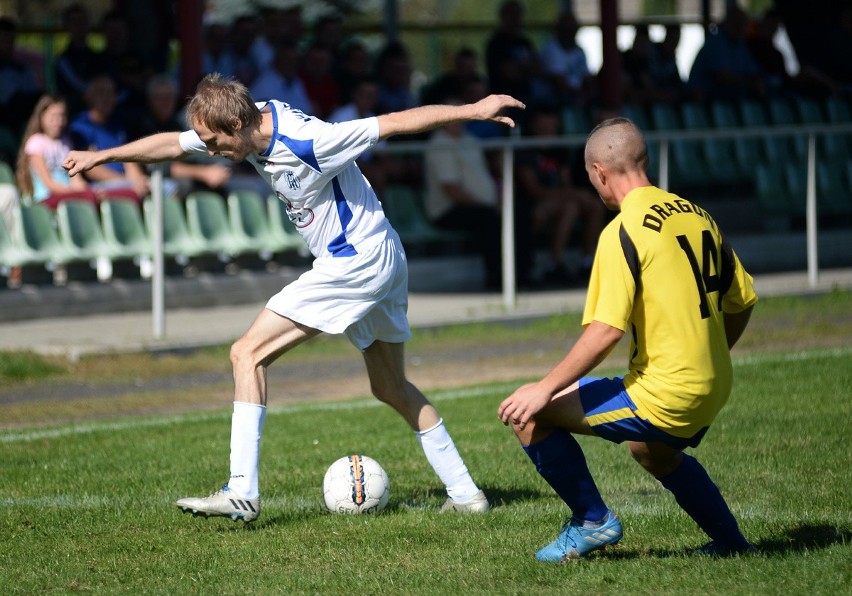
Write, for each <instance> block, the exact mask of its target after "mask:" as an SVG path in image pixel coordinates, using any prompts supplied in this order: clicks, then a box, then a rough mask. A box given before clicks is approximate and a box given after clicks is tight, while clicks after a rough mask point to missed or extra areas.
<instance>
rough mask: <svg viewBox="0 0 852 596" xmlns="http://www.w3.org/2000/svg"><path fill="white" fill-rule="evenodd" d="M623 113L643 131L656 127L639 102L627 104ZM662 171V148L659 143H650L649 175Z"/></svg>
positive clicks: (622, 110) (655, 174)
mask: <svg viewBox="0 0 852 596" xmlns="http://www.w3.org/2000/svg"><path fill="white" fill-rule="evenodd" d="M621 113H622V115H623V116H624V117H625V118H629V119H630V121H631V122H633V124H635V125H636V126H638V127H639V128H640V129H641V130H642V131H643V132H651V131H653V130H654V127H653V126H652V125H651V119H650V118H649V117H648V113H647V112H646V111H645V109H644V108H643V107H642V106H641V105H639V104H625V105H624V106H623V107H622V109H621ZM659 171H660V149H659V145H657V143H648V175H649V176H651V177H652V178H656V176H657V173H658V172H659Z"/></svg>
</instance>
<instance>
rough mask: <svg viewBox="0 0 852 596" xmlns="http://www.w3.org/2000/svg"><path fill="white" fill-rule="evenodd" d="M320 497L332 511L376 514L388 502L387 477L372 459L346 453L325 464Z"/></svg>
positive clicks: (388, 482)
mask: <svg viewBox="0 0 852 596" xmlns="http://www.w3.org/2000/svg"><path fill="white" fill-rule="evenodd" d="M322 496H323V498H324V499H325V506H326V507H328V510H329V511H331V512H332V513H379V512H380V511H381V510H382V509H384V508H385V505H387V504H388V497H389V496H390V480H389V479H388V475H387V472H385V470H384V468H382V466H380V465H379V462H377V461H376V460H374V459H373V458H371V457H367V456H366V455H347V456H346V457H341V458H340V459H338V460H337V461H336V462H334V463H333V464H331V466H329V468H328V471H326V473H325V478H323V481H322Z"/></svg>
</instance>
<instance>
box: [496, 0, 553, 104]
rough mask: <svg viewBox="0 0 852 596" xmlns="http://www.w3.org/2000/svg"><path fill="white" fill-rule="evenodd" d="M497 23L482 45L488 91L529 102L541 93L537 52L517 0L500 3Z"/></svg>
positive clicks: (522, 9) (520, 5) (521, 7)
mask: <svg viewBox="0 0 852 596" xmlns="http://www.w3.org/2000/svg"><path fill="white" fill-rule="evenodd" d="M498 18H499V24H498V26H497V29H496V30H495V31H494V32H493V33H492V35H491V37H489V39H488V42H487V43H486V46H485V64H486V71H487V75H488V80H489V83H490V87H491V92H492V93H505V94H506V95H511V96H513V97H516V98H518V99H519V100H521V101H522V102H524V103H525V104H527V105H531V104H532V103H533V102H534V101H535V99H536V96H537V95H540V94H541V89H540V88H539V86H538V85H539V81H537V80H536V77H537V76H538V70H539V64H538V53H537V52H536V49H535V45H534V44H533V42H532V40H530V38H529V37H527V35H526V34H525V33H524V30H523V26H524V7H523V5H522V4H521V3H520V2H519V1H518V0H506V1H505V2H503V4H501V5H500V9H499V12H498Z"/></svg>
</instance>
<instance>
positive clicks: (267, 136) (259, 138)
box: [252, 111, 274, 153]
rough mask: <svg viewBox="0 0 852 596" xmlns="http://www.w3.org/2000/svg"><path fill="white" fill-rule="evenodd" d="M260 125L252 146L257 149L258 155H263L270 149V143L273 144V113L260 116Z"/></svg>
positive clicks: (254, 135) (264, 113)
mask: <svg viewBox="0 0 852 596" xmlns="http://www.w3.org/2000/svg"><path fill="white" fill-rule="evenodd" d="M260 118H261V120H260V125H259V126H258V127H257V131H255V133H254V134H253V135H252V144H253V145H254V148H255V149H256V152H257V153H263V152H264V151H266V148H267V147H269V143H271V142H272V133H273V132H274V131H273V126H272V112H269V111H264V112H261V114H260Z"/></svg>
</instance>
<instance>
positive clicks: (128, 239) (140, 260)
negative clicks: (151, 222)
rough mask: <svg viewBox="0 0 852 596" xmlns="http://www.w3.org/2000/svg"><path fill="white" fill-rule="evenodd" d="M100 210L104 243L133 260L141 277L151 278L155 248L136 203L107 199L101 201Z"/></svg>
mask: <svg viewBox="0 0 852 596" xmlns="http://www.w3.org/2000/svg"><path fill="white" fill-rule="evenodd" d="M100 211H101V225H102V227H103V231H104V238H105V239H106V241H107V242H108V243H109V244H111V245H113V246H115V247H117V248H118V251H119V252H120V253H121V254H122V255H123V256H124V257H126V258H129V259H132V260H133V263H134V264H135V265H137V266H138V267H139V273H140V275H141V276H142V277H143V278H146V279H147V278H149V277H151V272H152V270H153V269H152V267H153V263H152V260H151V257H152V256H153V254H154V246H153V244H152V242H151V238H150V237H149V236H148V231H147V230H146V229H145V223H144V222H143V220H142V213H141V212H140V211H139V206H138V205H137V204H136V202H135V201H127V200H121V199H116V200H106V201H102V202H101V204H100Z"/></svg>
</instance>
